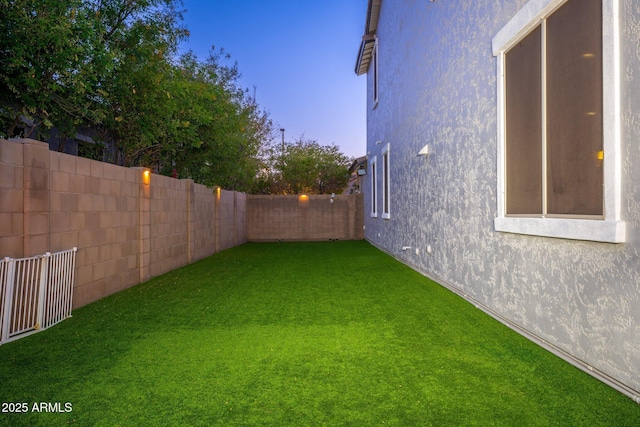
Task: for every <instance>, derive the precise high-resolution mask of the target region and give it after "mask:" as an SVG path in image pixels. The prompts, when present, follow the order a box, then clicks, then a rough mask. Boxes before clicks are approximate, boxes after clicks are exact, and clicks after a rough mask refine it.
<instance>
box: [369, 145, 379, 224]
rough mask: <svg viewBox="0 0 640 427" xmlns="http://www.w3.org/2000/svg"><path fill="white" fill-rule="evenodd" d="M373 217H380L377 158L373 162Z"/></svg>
mask: <svg viewBox="0 0 640 427" xmlns="http://www.w3.org/2000/svg"><path fill="white" fill-rule="evenodd" d="M370 168H371V216H372V217H377V216H378V185H377V184H378V183H377V179H378V177H377V175H376V158H375V156H374V157H373V159H372V160H371V166H370Z"/></svg>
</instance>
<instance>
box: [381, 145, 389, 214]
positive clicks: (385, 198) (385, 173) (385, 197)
mask: <svg viewBox="0 0 640 427" xmlns="http://www.w3.org/2000/svg"><path fill="white" fill-rule="evenodd" d="M390 148H391V143H387V145H385V146H384V149H383V150H382V156H383V159H384V156H385V155H386V157H387V161H386V162H385V161H384V160H383V162H382V218H383V219H390V218H391V172H390V169H391V152H390ZM385 181H386V184H387V185H385ZM387 192H388V193H389V194H387ZM385 202H386V203H387V212H385V210H384V208H385Z"/></svg>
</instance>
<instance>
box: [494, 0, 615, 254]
mask: <svg viewBox="0 0 640 427" xmlns="http://www.w3.org/2000/svg"><path fill="white" fill-rule="evenodd" d="M617 9H618V7H617V0H531V1H530V2H529V3H527V4H526V5H525V6H524V7H523V8H522V9H521V10H520V11H519V12H518V13H517V14H516V16H514V17H513V19H512V20H511V21H509V23H508V24H507V25H506V26H505V27H504V28H503V29H502V30H501V31H500V32H499V33H498V35H496V37H494V39H493V49H494V54H495V55H496V56H497V57H498V82H499V83H498V112H499V118H498V126H499V129H498V135H499V144H498V150H499V153H498V154H499V155H498V158H499V163H500V164H499V182H498V184H499V187H500V188H499V191H498V194H499V197H498V218H496V220H495V226H496V230H498V231H505V232H514V233H521V234H534V235H542V236H550V237H560V238H571V239H581V240H596V241H605V242H621V241H624V234H625V231H624V223H623V222H622V221H620V147H619V145H620V136H619V135H620V133H619V92H620V90H619V65H618V64H619V58H618V41H617V40H618V36H617V31H618V23H617ZM532 17H534V18H532Z"/></svg>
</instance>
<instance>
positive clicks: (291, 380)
mask: <svg viewBox="0 0 640 427" xmlns="http://www.w3.org/2000/svg"><path fill="white" fill-rule="evenodd" d="M0 402H3V409H9V405H5V404H8V403H26V404H27V407H28V411H27V412H26V413H0V425H11V426H20V425H25V426H27V425H28V426H37V425H42V426H56V425H69V424H75V425H82V426H85V425H98V426H160V425H175V426H189V425H193V426H261V425H264V426H320V425H327V426H386V425H395V426H430V425H433V426H449V425H456V426H462V425H482V426H484V425H506V426H511V425H521V426H529V425H531V426H537V425H540V426H548V425H559V426H586V425H588V426H597V425H601V426H625V425H628V426H637V425H640V405H637V404H636V403H634V402H633V401H632V400H631V399H629V398H627V397H625V396H624V395H622V394H620V393H618V392H616V391H615V390H613V389H611V388H610V387H608V386H606V385H604V384H602V383H600V382H599V381H597V380H596V379H594V378H592V377H590V376H588V375H586V374H585V373H583V372H581V371H579V370H578V369H576V368H574V367H572V366H570V365H569V364H567V363H566V362H564V361H562V360H560V359H558V358H557V357H555V356H553V355H552V354H550V353H548V352H546V351H545V350H543V349H542V348H540V347H538V346H536V345H535V344H533V343H531V342H529V341H527V340H526V339H524V338H523V337H521V336H520V335H518V334H516V333H515V332H513V331H511V330H509V329H508V328H506V327H505V326H503V325H502V324H500V323H498V322H497V321H495V320H493V319H492V318H490V317H488V316H487V315H485V314H484V313H482V312H481V311H480V310H477V309H476V308H474V307H473V306H472V305H470V304H468V303H467V302H465V301H464V300H462V299H460V298H459V297H458V296H456V295H455V294H453V293H451V292H449V291H447V290H445V289H444V288H442V287H441V286H439V285H437V284H435V283H433V282H431V281H430V280H428V279H426V278H425V277H423V276H422V275H420V274H418V273H416V272H414V271H413V270H411V269H409V268H408V267H406V266H404V265H402V264H401V263H399V262H398V261H396V260H394V259H393V258H391V257H389V256H388V255H386V254H384V253H382V252H380V251H379V250H377V249H375V248H374V247H372V246H371V245H369V244H368V243H366V242H363V241H356V242H322V243H261V244H258V243H251V244H245V245H242V246H239V247H236V248H233V249H230V250H227V251H224V252H221V253H218V254H216V255H214V256H212V257H210V258H207V259H205V260H202V261H199V262H197V263H194V264H191V265H189V266H186V267H184V268H181V269H178V270H175V271H173V272H170V273H168V274H165V275H163V276H161V277H158V278H155V279H153V280H151V281H149V282H147V283H144V284H141V285H138V286H136V287H133V288H131V289H129V290H127V291H124V292H121V293H119V294H116V295H113V296H111V297H108V298H105V299H103V300H101V301H98V302H95V303H93V304H90V305H88V306H85V307H82V308H80V309H78V310H76V311H75V312H74V313H73V317H72V318H71V319H68V320H66V321H64V322H62V323H61V324H59V325H57V326H55V327H53V328H51V329H49V330H46V331H43V332H41V333H38V334H34V335H32V336H29V337H26V338H23V339H20V340H18V341H14V342H11V343H7V344H5V345H3V346H0ZM41 402H44V403H45V406H42V407H41V406H39V405H40V403H41ZM34 404H35V405H36V409H40V408H45V407H46V409H48V410H55V412H35V411H33V409H34ZM67 404H68V405H67ZM65 405H66V406H65ZM15 408H16V406H15V405H14V406H13V409H15ZM69 409H71V411H70V412H65V411H67V410H69Z"/></svg>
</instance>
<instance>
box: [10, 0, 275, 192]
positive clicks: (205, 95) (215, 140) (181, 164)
mask: <svg viewBox="0 0 640 427" xmlns="http://www.w3.org/2000/svg"><path fill="white" fill-rule="evenodd" d="M181 3H182V2H181V0H15V1H14V0H12V1H10V0H0V32H1V34H2V35H3V36H2V38H0V137H13V136H25V137H34V138H41V139H46V132H47V130H48V129H49V128H52V127H55V128H56V130H57V131H58V133H60V134H62V136H63V139H64V136H74V135H75V133H76V131H77V130H79V129H81V130H83V131H87V132H88V133H90V134H91V136H92V137H93V138H94V140H96V141H97V142H104V143H108V144H110V145H112V146H115V147H116V153H117V157H116V158H112V159H109V160H110V161H112V162H115V163H118V164H124V165H125V166H147V167H151V168H153V169H154V170H155V171H156V172H160V173H164V174H167V175H174V176H176V175H177V176H179V177H184V178H187V177H188V178H193V179H194V180H196V182H199V183H203V184H207V185H220V186H223V187H225V188H229V189H235V190H246V189H248V188H249V187H250V186H251V184H252V181H253V179H254V178H255V176H256V174H257V173H258V171H259V170H260V169H261V168H262V160H261V158H262V157H263V156H262V153H263V152H264V150H265V147H267V146H268V143H269V141H270V140H271V139H272V134H273V124H272V122H271V120H270V119H269V117H268V115H267V114H266V113H264V112H263V111H261V110H260V109H259V107H258V105H257V104H256V103H255V100H254V99H252V98H251V97H249V96H248V95H247V91H246V90H242V89H240V88H239V85H238V80H239V76H240V73H239V70H238V67H237V64H232V65H228V64H227V63H226V61H227V60H228V59H229V56H228V55H226V54H225V53H224V51H223V50H215V49H212V51H211V54H210V56H209V57H208V58H207V59H206V60H204V61H200V60H199V59H198V58H196V57H195V55H193V54H192V53H188V54H186V55H182V56H178V55H177V47H178V43H179V42H180V41H181V40H183V39H184V38H185V37H187V36H188V31H187V30H186V29H185V28H183V27H182V26H181V25H180V21H181V19H182V14H181V12H180V11H179V6H180V5H181ZM22 129H24V130H22Z"/></svg>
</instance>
